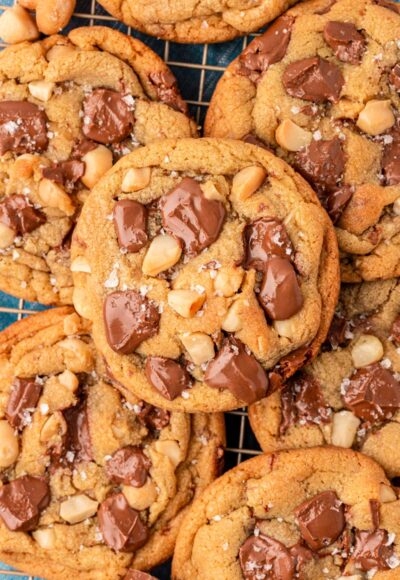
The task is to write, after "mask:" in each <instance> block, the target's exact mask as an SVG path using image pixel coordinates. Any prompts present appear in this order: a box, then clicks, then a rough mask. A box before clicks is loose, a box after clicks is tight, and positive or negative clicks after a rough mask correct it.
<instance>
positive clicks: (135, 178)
mask: <svg viewBox="0 0 400 580" xmlns="http://www.w3.org/2000/svg"><path fill="white" fill-rule="evenodd" d="M150 178H151V169H150V167H132V169H128V171H127V172H126V174H125V177H124V179H123V180H122V185H121V189H122V191H123V192H124V193H129V192H133V191H140V190H141V189H144V188H145V187H147V186H148V185H149V183H150Z"/></svg>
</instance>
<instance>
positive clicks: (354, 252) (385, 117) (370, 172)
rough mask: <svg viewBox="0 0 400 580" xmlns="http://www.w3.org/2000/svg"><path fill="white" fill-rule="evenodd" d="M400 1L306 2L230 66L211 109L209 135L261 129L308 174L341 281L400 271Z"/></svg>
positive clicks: (262, 137) (249, 135) (261, 136)
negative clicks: (335, 243)
mask: <svg viewBox="0 0 400 580" xmlns="http://www.w3.org/2000/svg"><path fill="white" fill-rule="evenodd" d="M399 12H400V6H399V5H398V4H395V3H392V2H390V1H388V0H358V1H357V2H353V0H334V1H332V0H312V1H310V2H301V3H299V4H298V5H297V6H296V7H295V8H293V9H291V10H289V11H288V12H287V13H285V14H284V15H283V16H282V17H280V18H279V19H278V20H276V21H275V22H274V23H273V24H272V26H271V27H270V28H269V29H268V30H267V32H265V33H264V34H263V35H262V36H260V37H259V38H257V39H255V40H254V41H253V42H252V43H251V44H250V45H249V47H248V48H246V49H245V51H244V52H243V53H242V55H241V56H240V57H239V58H237V59H236V60H235V61H234V62H233V63H232V64H231V65H230V66H229V67H228V69H227V71H226V73H225V75H224V77H223V78H222V79H221V81H220V83H219V85H218V87H217V89H216V92H215V94H214V97H213V99H212V102H211V106H210V109H209V112H208V116H207V122H206V134H207V135H209V136H212V137H233V138H237V139H244V140H247V139H252V140H254V139H257V140H258V141H259V142H260V143H261V144H264V145H265V146H268V147H270V148H271V149H273V150H274V151H275V152H276V153H277V154H278V155H279V156H281V157H283V158H284V159H285V160H286V161H288V162H289V163H290V164H291V165H292V166H293V167H295V168H296V169H297V170H298V171H299V172H300V173H302V175H303V176H304V177H305V178H306V179H307V180H308V181H309V182H310V184H311V185H312V186H313V188H314V189H315V190H316V192H317V193H318V195H319V197H320V199H321V201H322V203H323V205H324V206H325V207H326V209H327V211H328V212H329V214H330V216H331V218H332V221H333V222H334V223H335V225H336V233H337V236H338V240H339V248H340V250H341V265H342V279H343V280H344V281H345V282H360V281H362V280H367V281H372V280H378V279H385V278H391V277H394V276H399V275H400V244H399V240H400V205H399V204H400V189H399V184H400V124H399V122H398V114H399V105H400V101H399V91H400V65H399V64H398V62H399V56H400V44H399V42H398V40H399V38H400V14H399Z"/></svg>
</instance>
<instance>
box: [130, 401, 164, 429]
mask: <svg viewBox="0 0 400 580" xmlns="http://www.w3.org/2000/svg"><path fill="white" fill-rule="evenodd" d="M139 407H140V410H139V411H138V412H136V414H137V418H138V419H139V421H140V423H141V424H142V425H144V426H145V427H147V429H156V430H158V431H160V430H161V429H164V427H166V426H167V425H169V421H170V418H171V415H170V413H169V411H166V410H165V409H160V408H159V407H153V405H149V403H145V402H144V401H141V402H140V403H139Z"/></svg>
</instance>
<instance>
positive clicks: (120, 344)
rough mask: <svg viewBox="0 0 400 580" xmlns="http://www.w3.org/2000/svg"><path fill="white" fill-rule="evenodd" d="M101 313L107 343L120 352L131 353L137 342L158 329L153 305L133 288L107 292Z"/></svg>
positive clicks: (155, 310) (158, 317)
mask: <svg viewBox="0 0 400 580" xmlns="http://www.w3.org/2000/svg"><path fill="white" fill-rule="evenodd" d="M103 315H104V324H105V327H106V335H107V340H108V344H109V345H110V346H111V348H112V349H113V350H115V352H119V353H121V354H130V353H132V352H134V350H136V348H137V347H138V346H139V344H140V343H142V342H143V341H144V340H147V339H148V338H151V337H152V336H154V335H155V334H157V332H158V325H159V321H160V314H159V312H158V310H157V307H156V306H155V305H154V304H153V303H152V302H150V300H149V299H148V298H146V297H145V296H142V295H141V294H140V293H139V292H136V291H135V290H127V291H126V292H113V293H112V294H109V295H108V296H107V298H106V299H105V301H104V313H103Z"/></svg>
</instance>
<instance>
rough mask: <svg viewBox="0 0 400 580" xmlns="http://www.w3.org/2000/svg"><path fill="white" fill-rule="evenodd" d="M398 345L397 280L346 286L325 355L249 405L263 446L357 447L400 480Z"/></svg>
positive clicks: (399, 306) (399, 298) (399, 303)
mask: <svg viewBox="0 0 400 580" xmlns="http://www.w3.org/2000/svg"><path fill="white" fill-rule="evenodd" d="M399 347H400V282H399V281H398V280H385V281H381V282H364V283H363V284H355V285H348V286H345V287H344V288H343V290H342V294H341V301H340V307H339V310H338V315H337V316H336V317H335V319H334V322H333V324H332V328H331V331H330V333H329V335H328V341H327V343H326V344H325V345H324V347H323V351H324V352H322V353H321V354H320V355H319V356H318V357H317V358H316V359H315V360H314V362H313V363H311V364H310V365H308V366H307V367H305V369H304V370H303V371H302V372H301V373H299V374H298V375H297V376H295V377H293V379H291V380H290V381H289V382H288V384H287V385H286V386H285V387H284V389H283V390H282V392H281V393H275V394H274V395H272V396H271V397H270V398H269V399H266V400H264V401H262V402H260V403H259V404H256V405H254V406H253V407H251V409H250V413H249V414H250V420H251V425H252V427H253V430H254V432H255V434H256V436H257V439H258V440H259V442H260V445H261V446H262V448H263V449H264V450H265V451H268V452H272V451H275V450H277V449H290V448H293V447H312V446H315V445H324V444H332V445H338V446H341V447H353V448H354V449H356V450H359V451H362V452H363V453H365V454H367V455H369V456H371V457H372V458H373V459H375V460H376V461H377V462H379V463H380V464H381V465H382V466H383V467H384V469H385V470H386V473H387V474H388V475H389V476H390V477H398V476H400V457H399V454H398V452H397V449H398V446H399V444H400V425H399V420H400V382H399V380H400V348H399Z"/></svg>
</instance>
